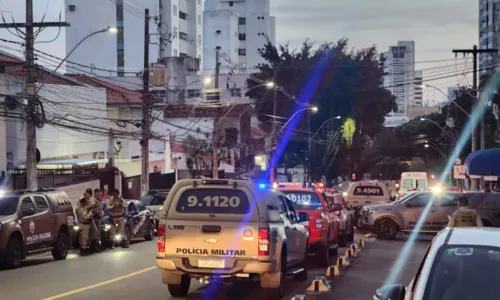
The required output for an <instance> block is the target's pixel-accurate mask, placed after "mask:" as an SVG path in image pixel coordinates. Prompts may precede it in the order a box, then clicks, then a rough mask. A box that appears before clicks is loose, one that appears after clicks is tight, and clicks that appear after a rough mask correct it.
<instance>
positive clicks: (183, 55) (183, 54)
mask: <svg viewBox="0 0 500 300" xmlns="http://www.w3.org/2000/svg"><path fill="white" fill-rule="evenodd" d="M179 56H180V57H186V56H188V55H187V54H186V53H182V52H181V55H179Z"/></svg>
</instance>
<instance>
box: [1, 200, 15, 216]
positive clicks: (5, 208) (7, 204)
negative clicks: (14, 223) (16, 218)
mask: <svg viewBox="0 0 500 300" xmlns="http://www.w3.org/2000/svg"><path fill="white" fill-rule="evenodd" d="M17 203H18V198H17V197H0V216H10V215H13V214H15V213H16V211H17Z"/></svg>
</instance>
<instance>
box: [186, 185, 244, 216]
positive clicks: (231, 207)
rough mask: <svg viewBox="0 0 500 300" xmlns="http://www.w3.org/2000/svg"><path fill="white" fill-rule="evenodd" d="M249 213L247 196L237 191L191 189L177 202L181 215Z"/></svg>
mask: <svg viewBox="0 0 500 300" xmlns="http://www.w3.org/2000/svg"><path fill="white" fill-rule="evenodd" d="M249 211H250V201H249V200H248V197H247V195H246V194H245V192H243V191H240V190H237V189H190V190H187V191H185V192H184V193H183V194H182V195H181V197H180V199H179V201H178V202H177V212H179V213H202V214H240V215H244V214H247V213H249Z"/></svg>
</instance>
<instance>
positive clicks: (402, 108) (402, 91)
mask: <svg viewBox="0 0 500 300" xmlns="http://www.w3.org/2000/svg"><path fill="white" fill-rule="evenodd" d="M384 57H385V59H386V61H385V65H384V67H385V73H386V74H387V75H386V76H385V77H384V86H385V87H386V88H387V89H388V90H389V91H391V93H392V94H393V95H394V96H395V97H396V102H397V104H398V110H397V111H396V112H394V113H393V115H404V116H406V115H407V107H408V106H409V105H412V104H413V102H414V95H415V42H414V41H398V44H397V46H390V47H389V51H387V52H385V53H384Z"/></svg>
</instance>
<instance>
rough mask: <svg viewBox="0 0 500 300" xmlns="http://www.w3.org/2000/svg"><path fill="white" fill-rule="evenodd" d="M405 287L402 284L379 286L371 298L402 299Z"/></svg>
mask: <svg viewBox="0 0 500 300" xmlns="http://www.w3.org/2000/svg"><path fill="white" fill-rule="evenodd" d="M405 294H406V288H405V287H404V285H402V284H391V285H384V286H383V287H381V288H379V289H378V290H377V291H376V292H375V295H374V296H373V299H376V300H404V298H405Z"/></svg>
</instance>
